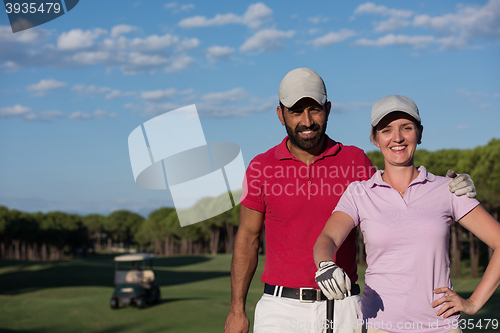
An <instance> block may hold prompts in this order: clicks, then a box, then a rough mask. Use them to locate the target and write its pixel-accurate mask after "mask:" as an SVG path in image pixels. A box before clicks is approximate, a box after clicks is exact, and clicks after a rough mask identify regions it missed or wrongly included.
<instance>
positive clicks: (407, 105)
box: [372, 95, 420, 127]
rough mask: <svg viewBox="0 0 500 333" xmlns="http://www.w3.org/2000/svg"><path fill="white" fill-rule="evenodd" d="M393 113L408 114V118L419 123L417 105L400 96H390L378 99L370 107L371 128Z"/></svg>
mask: <svg viewBox="0 0 500 333" xmlns="http://www.w3.org/2000/svg"><path fill="white" fill-rule="evenodd" d="M394 111H401V112H405V113H408V114H409V115H410V116H412V117H413V118H415V119H416V120H417V121H420V114H419V113H418V108H417V105H415V102H413V101H412V100H411V99H409V98H408V97H405V96H401V95H390V96H387V97H384V98H381V99H379V100H378V101H376V102H375V104H373V107H372V126H373V127H375V126H377V124H378V123H379V122H380V120H382V118H384V117H385V116H387V115H388V114H389V113H391V112H394Z"/></svg>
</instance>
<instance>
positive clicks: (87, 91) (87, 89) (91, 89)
mask: <svg viewBox="0 0 500 333" xmlns="http://www.w3.org/2000/svg"><path fill="white" fill-rule="evenodd" d="M71 90H72V91H76V92H77V93H79V94H82V95H99V94H104V93H107V92H108V91H110V90H111V88H108V87H97V86H95V85H93V84H92V85H90V86H85V85H84V84H75V85H74V86H73V87H71Z"/></svg>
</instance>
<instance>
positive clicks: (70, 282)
mask: <svg viewBox="0 0 500 333" xmlns="http://www.w3.org/2000/svg"><path fill="white" fill-rule="evenodd" d="M230 262H231V256H230V255H217V256H209V255H203V256H189V257H171V258H159V259H157V260H156V261H155V272H156V276H157V279H158V282H159V284H160V286H161V292H162V301H161V303H160V304H158V305H154V306H148V307H147V308H146V309H144V310H139V309H137V308H135V307H129V308H120V309H118V310H111V309H110V307H109V299H110V297H111V295H112V293H113V272H114V264H113V261H112V256H106V255H100V256H95V257H91V258H89V259H83V260H73V261H65V262H51V263H30V262H20V261H13V260H0V332H51V333H57V332H65V333H66V332H98V333H114V332H141V333H142V332H145V333H147V332H183V333H184V332H190V333H196V332H200V333H210V332H221V331H222V328H223V326H224V320H225V318H226V315H227V312H228V310H229V300H230V274H229V270H230ZM263 264H264V258H263V257H261V258H260V261H259V266H258V268H257V272H256V277H255V278H254V280H253V282H252V285H251V287H250V291H249V295H248V301H247V313H248V316H249V319H250V321H251V325H253V312H254V309H255V304H256V303H257V301H258V300H259V298H260V296H261V295H262V289H263V286H262V283H261V282H260V281H259V277H260V275H261V274H262V270H263V267H264V265H263ZM359 274H360V280H361V281H360V282H361V283H360V284H361V285H362V280H363V274H364V269H363V268H360V269H359ZM453 283H454V286H455V290H456V291H457V292H459V293H460V294H461V295H462V296H467V295H468V294H470V292H472V290H473V289H474V287H475V286H476V285H477V283H478V279H465V278H464V279H458V280H455V281H453ZM499 309H500V292H497V293H495V295H494V296H493V297H492V299H491V300H490V301H489V302H488V303H487V305H486V306H485V307H484V308H483V309H482V310H481V312H479V313H478V314H477V315H476V316H474V317H473V318H474V322H475V323H476V322H477V320H479V319H480V318H482V319H493V318H496V319H497V320H500V310H499ZM464 318H465V316H464ZM466 331H467V332H474V331H477V332H495V331H494V330H492V329H490V330H485V329H484V327H483V329H482V330H479V329H476V330H466ZM499 331H500V330H496V332H499Z"/></svg>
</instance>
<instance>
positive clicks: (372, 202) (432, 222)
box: [335, 166, 479, 333]
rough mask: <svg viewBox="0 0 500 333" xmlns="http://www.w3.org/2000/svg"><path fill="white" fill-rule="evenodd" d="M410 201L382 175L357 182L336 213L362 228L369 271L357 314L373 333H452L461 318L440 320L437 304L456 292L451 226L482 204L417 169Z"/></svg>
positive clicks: (347, 192) (420, 168) (423, 170)
mask: <svg viewBox="0 0 500 333" xmlns="http://www.w3.org/2000/svg"><path fill="white" fill-rule="evenodd" d="M418 170H419V171H420V173H419V175H418V177H417V178H416V179H415V180H413V181H412V182H411V183H410V185H409V186H408V188H407V189H406V192H405V195H404V198H403V197H401V196H400V194H399V193H398V191H396V190H395V189H394V188H392V187H391V186H390V185H389V184H387V183H386V182H384V181H383V180H382V173H383V170H379V171H377V172H376V173H375V174H374V175H373V177H371V178H370V179H369V180H368V181H361V182H354V183H352V184H351V185H350V186H349V187H348V188H347V190H346V192H345V193H344V195H343V196H342V198H341V199H340V201H339V203H338V205H337V207H336V208H335V211H342V212H345V213H347V214H349V215H350V216H351V217H352V219H353V220H354V225H353V228H354V227H355V226H357V225H358V224H359V225H360V228H361V231H362V232H363V236H364V240H365V244H366V254H367V258H366V261H367V263H368V269H367V270H366V275H365V288H364V291H363V297H362V300H361V306H360V309H359V316H360V318H361V319H363V321H364V323H365V324H366V323H368V327H371V328H375V329H379V330H384V331H389V332H408V331H418V332H428V333H440V332H447V331H450V330H452V329H453V328H455V327H456V325H457V323H456V322H455V323H454V324H455V327H451V325H452V324H453V322H452V321H453V320H455V321H456V320H458V319H460V316H459V315H455V316H452V317H449V318H446V319H443V318H442V317H438V316H436V313H435V311H436V310H437V309H433V308H432V307H431V305H430V303H431V302H433V301H434V300H436V299H438V298H440V297H441V296H443V294H438V295H436V294H434V293H433V290H434V289H435V288H439V287H449V288H450V289H451V288H452V285H451V281H450V259H449V255H448V243H449V237H450V225H451V224H452V223H453V221H458V220H460V219H461V218H462V217H463V216H464V215H466V214H467V213H468V212H470V211H471V210H472V209H473V208H474V207H476V206H477V205H478V204H479V202H478V201H477V200H475V199H471V198H468V197H467V196H465V195H463V196H460V197H457V196H456V195H455V194H453V193H451V192H450V190H449V188H448V183H449V182H450V179H449V178H445V177H438V176H435V175H433V174H431V173H429V172H428V171H427V170H426V169H425V168H424V167H423V166H421V167H419V168H418Z"/></svg>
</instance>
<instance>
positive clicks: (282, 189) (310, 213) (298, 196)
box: [241, 137, 374, 288]
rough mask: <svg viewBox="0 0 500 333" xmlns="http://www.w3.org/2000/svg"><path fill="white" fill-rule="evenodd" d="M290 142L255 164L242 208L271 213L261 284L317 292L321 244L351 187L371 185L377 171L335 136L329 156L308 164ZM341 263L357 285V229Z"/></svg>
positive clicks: (326, 153) (339, 255) (339, 258)
mask: <svg viewBox="0 0 500 333" xmlns="http://www.w3.org/2000/svg"><path fill="white" fill-rule="evenodd" d="M287 140H288V137H286V138H285V139H284V140H283V141H282V142H281V144H279V145H277V146H275V147H273V148H271V149H269V150H268V151H267V152H265V153H263V154H260V155H257V156H256V157H255V158H254V159H253V160H252V161H251V162H250V165H249V166H248V169H247V171H246V176H245V177H246V186H245V187H244V193H243V196H242V197H243V198H244V199H243V200H242V201H241V203H242V204H243V205H244V206H246V207H248V208H250V209H254V210H257V211H259V212H262V213H264V214H265V227H266V233H265V234H266V263H265V267H264V273H263V274H262V277H261V281H262V282H265V283H268V284H272V285H279V286H285V287H290V288H300V287H314V288H317V284H316V281H315V280H314V275H315V273H316V267H315V265H314V259H313V246H314V244H315V243H316V239H317V238H318V236H319V234H320V233H321V231H322V230H323V227H324V226H325V223H326V221H327V220H328V218H329V217H330V215H331V214H332V212H333V210H334V209H335V206H336V205H337V202H338V201H339V199H340V197H341V196H342V194H343V193H344V191H345V190H346V189H347V186H349V184H350V183H351V182H353V181H357V180H368V179H369V178H370V177H371V175H372V174H373V173H374V169H373V165H372V163H371V162H370V159H369V158H368V157H367V156H366V155H365V153H364V152H363V151H362V150H361V149H359V148H357V147H354V146H344V145H342V144H341V143H337V142H335V141H333V140H331V139H330V138H329V137H327V148H326V149H325V151H324V152H323V153H322V154H321V155H319V156H318V157H316V159H315V160H314V161H313V162H312V163H311V164H310V165H306V164H305V163H304V162H302V161H300V160H299V159H297V158H295V157H293V156H292V154H291V153H290V152H289V151H288V148H287V146H286V142H287ZM335 262H336V263H337V265H338V266H340V267H342V268H343V269H344V271H345V272H346V273H347V274H348V275H349V277H350V278H351V281H353V282H355V281H357V279H358V275H357V273H356V230H355V229H354V230H352V231H351V233H350V234H349V236H348V237H347V239H346V240H345V241H344V243H343V245H342V246H341V247H340V248H339V250H338V251H337V253H336V256H335Z"/></svg>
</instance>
